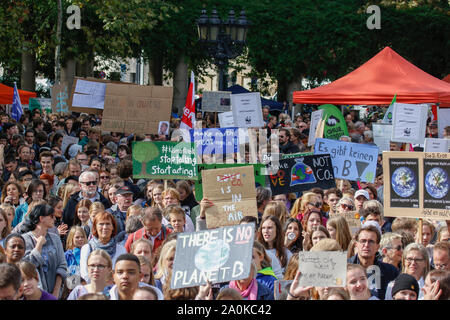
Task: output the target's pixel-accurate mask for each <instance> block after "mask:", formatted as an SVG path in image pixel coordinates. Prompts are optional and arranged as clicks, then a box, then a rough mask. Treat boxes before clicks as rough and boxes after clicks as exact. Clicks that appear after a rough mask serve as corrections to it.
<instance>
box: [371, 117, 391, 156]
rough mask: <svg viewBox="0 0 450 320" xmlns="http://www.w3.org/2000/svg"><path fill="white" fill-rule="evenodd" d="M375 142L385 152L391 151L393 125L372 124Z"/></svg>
mask: <svg viewBox="0 0 450 320" xmlns="http://www.w3.org/2000/svg"><path fill="white" fill-rule="evenodd" d="M372 132H373V142H374V143H375V144H376V145H377V146H378V148H379V149H380V153H381V152H383V151H390V150H391V146H390V144H391V137H392V125H391V124H383V123H372Z"/></svg>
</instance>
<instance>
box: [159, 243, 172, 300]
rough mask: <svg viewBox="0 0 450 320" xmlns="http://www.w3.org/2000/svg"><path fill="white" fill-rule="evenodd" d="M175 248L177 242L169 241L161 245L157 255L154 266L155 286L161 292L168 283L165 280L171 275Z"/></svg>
mask: <svg viewBox="0 0 450 320" xmlns="http://www.w3.org/2000/svg"><path fill="white" fill-rule="evenodd" d="M176 246H177V241H176V240H170V241H168V242H166V243H165V244H164V245H163V247H162V248H161V252H160V254H159V259H158V263H157V265H156V273H155V285H156V287H157V288H158V289H159V290H161V291H163V292H164V290H163V288H164V286H165V285H166V284H167V283H168V282H167V280H168V278H169V277H170V276H171V274H172V267H173V260H174V259H175V249H176Z"/></svg>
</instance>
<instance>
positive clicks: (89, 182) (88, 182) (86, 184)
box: [81, 181, 97, 186]
mask: <svg viewBox="0 0 450 320" xmlns="http://www.w3.org/2000/svg"><path fill="white" fill-rule="evenodd" d="M81 183H82V184H84V185H85V186H95V185H96V184H97V181H86V182H81Z"/></svg>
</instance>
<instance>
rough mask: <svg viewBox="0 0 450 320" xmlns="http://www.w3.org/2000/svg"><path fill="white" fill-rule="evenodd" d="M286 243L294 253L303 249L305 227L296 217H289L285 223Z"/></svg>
mask: <svg viewBox="0 0 450 320" xmlns="http://www.w3.org/2000/svg"><path fill="white" fill-rule="evenodd" d="M284 245H285V246H286V248H288V249H289V251H291V252H292V253H296V252H298V251H302V250H303V227H302V224H301V223H300V221H298V220H297V219H295V218H289V219H287V221H286V223H285V224H284Z"/></svg>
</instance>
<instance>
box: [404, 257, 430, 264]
mask: <svg viewBox="0 0 450 320" xmlns="http://www.w3.org/2000/svg"><path fill="white" fill-rule="evenodd" d="M405 260H406V262H408V263H413V262H416V263H419V262H422V261H424V260H425V259H419V258H406V259H405Z"/></svg>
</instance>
